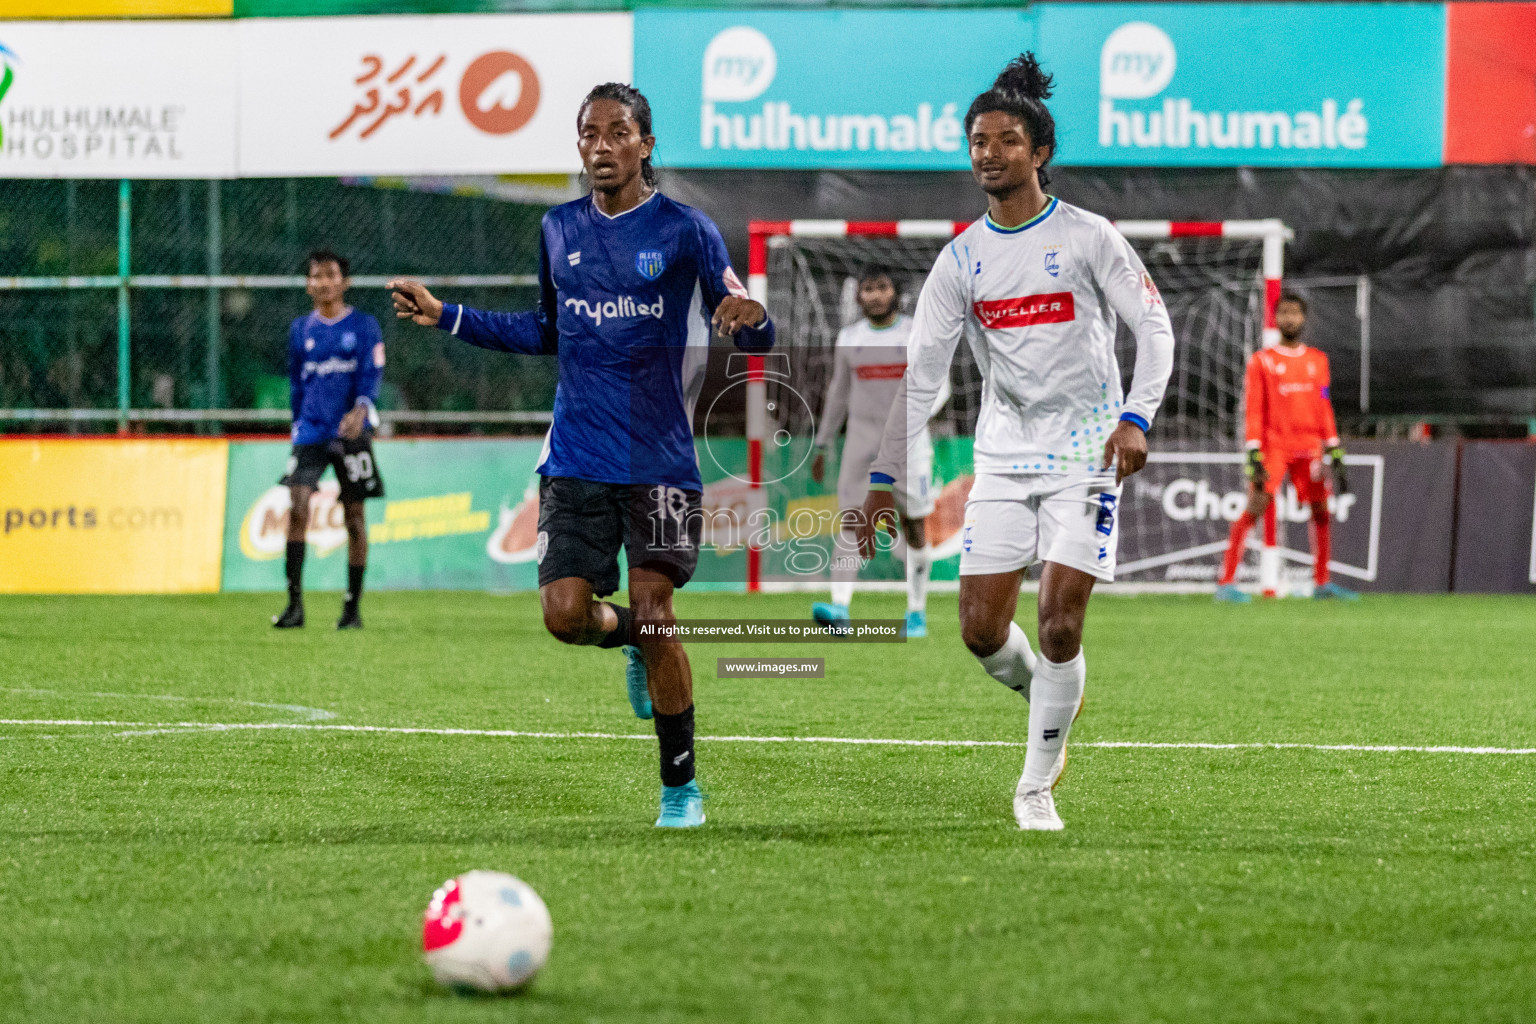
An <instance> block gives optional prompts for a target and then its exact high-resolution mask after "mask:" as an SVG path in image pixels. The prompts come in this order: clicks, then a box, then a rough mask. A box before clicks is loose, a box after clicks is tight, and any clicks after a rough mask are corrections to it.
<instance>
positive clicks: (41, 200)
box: [0, 178, 555, 430]
mask: <svg viewBox="0 0 1536 1024" xmlns="http://www.w3.org/2000/svg"><path fill="white" fill-rule="evenodd" d="M119 187H120V186H119V183H118V182H116V181H79V180H62V181H18V180H0V423H3V425H4V426H5V427H7V428H12V429H14V428H16V427H17V425H18V424H19V423H21V422H25V421H33V422H38V421H45V420H52V421H58V422H67V423H70V424H71V429H74V430H81V429H84V430H92V429H115V428H116V426H117V423H118V419H119V416H120V409H121V407H123V406H126V407H127V408H129V409H131V410H133V413H132V414H131V415H130V416H128V417H127V418H128V419H130V420H133V421H159V422H164V421H172V422H175V421H181V422H180V423H179V425H178V427H177V428H176V429H180V430H185V429H187V423H188V422H197V421H198V420H204V421H210V422H208V423H207V426H208V427H209V428H210V429H217V428H216V425H215V424H214V423H212V422H211V421H212V420H213V417H212V416H210V415H208V413H207V411H208V410H239V411H242V412H244V413H245V414H244V415H237V416H232V417H231V419H233V420H235V421H236V422H239V421H245V422H262V421H263V420H264V421H265V422H266V423H267V424H268V426H266V427H264V428H263V429H279V430H280V429H284V426H283V417H282V411H285V410H286V409H287V407H288V380H287V374H286V345H287V336H288V325H289V323H290V322H291V321H292V320H293V319H294V318H295V317H297V316H300V315H302V314H303V313H305V312H307V311H308V310H309V309H310V308H311V307H310V302H309V299H308V296H307V295H305V293H304V288H303V274H304V271H305V256H306V254H307V253H308V252H309V251H311V250H312V249H317V248H328V249H333V250H335V251H336V252H338V253H340V254H342V255H343V256H346V257H347V258H348V259H349V260H350V261H351V265H352V275H353V279H354V287H353V289H352V291H351V292H350V293H349V295H348V300H349V301H350V302H351V304H352V305H353V306H355V307H357V308H358V309H361V310H364V311H365V312H368V313H371V314H373V315H374V316H375V317H377V318H378V320H379V322H380V324H381V325H382V326H383V328H384V338H385V344H386V347H387V350H388V359H389V362H388V367H387V369H386V370H385V381H384V385H383V391H382V393H381V395H380V402H379V404H380V407H381V409H382V410H384V411H385V412H386V414H387V418H388V419H391V420H395V421H397V422H411V421H412V420H416V421H421V420H426V421H429V422H434V423H436V424H441V423H444V422H450V423H451V422H460V423H462V422H465V421H468V422H479V423H482V424H483V423H500V424H507V423H517V422H520V421H528V422H538V421H539V420H541V419H542V418H543V417H542V416H538V415H534V416H520V415H518V413H520V412H540V411H545V410H548V409H549V408H550V407H551V405H552V403H553V399H554V386H555V367H554V365H553V361H552V360H548V359H543V358H540V357H529V356H513V357H509V356H507V355H504V354H500V353H495V354H493V353H487V352H482V351H480V350H478V349H474V348H471V347H470V346H467V345H465V344H463V343H462V342H458V341H455V340H454V339H452V338H449V337H448V336H447V335H445V334H442V333H441V332H436V331H428V330H424V329H422V328H420V327H416V326H414V325H412V324H408V323H402V322H400V321H397V320H396V319H395V318H394V316H393V314H392V312H391V311H390V304H389V295H388V292H387V291H386V290H385V288H384V287H383V282H384V281H385V280H386V279H387V278H388V277H390V276H393V275H396V274H410V275H413V276H418V277H424V278H429V279H436V280H437V281H438V282H439V292H440V294H442V295H444V296H445V297H449V298H451V299H452V300H453V301H463V302H467V303H469V304H471V305H475V306H481V307H489V308H496V309H527V308H531V307H532V305H533V303H534V301H535V298H536V295H537V288H536V275H537V272H538V258H539V257H538V251H539V250H538V232H539V219H540V217H541V216H542V215H543V213H544V211H545V209H546V208H547V207H545V206H542V205H533V204H524V203H515V202H507V201H505V200H503V199H499V198H495V197H492V196H487V195H465V194H456V193H454V192H451V191H450V192H444V193H434V192H423V191H409V190H405V189H400V188H381V187H373V186H366V185H353V184H348V183H346V182H344V181H340V180H337V179H295V178H288V179H246V180H237V181H136V182H133V183H131V186H130V197H131V201H130V206H129V210H130V214H129V218H128V222H127V225H126V227H127V229H128V230H127V232H126V241H127V252H126V255H127V257H128V268H129V273H130V277H129V287H128V289H127V311H128V317H127V324H126V327H127V341H128V345H127V370H128V372H127V375H126V383H127V387H126V389H125V390H120V380H119V369H118V368H119V357H120V342H121V340H122V339H121V338H120V329H119V286H120V283H121V282H120V279H119V278H118V276H117V275H118V271H119V257H120V253H119V242H120V239H121V238H122V235H121V234H120V231H119V219H118V215H119V198H120V196H119ZM189 278H190V280H189ZM65 410H71V411H72V412H69V413H68V414H66V413H65V412H64V411H65ZM263 410H271V411H272V412H271V413H270V414H268V415H266V416H262V415H261V414H260V413H261V411H263ZM389 413H393V414H394V415H393V416H389V415H388V414H389ZM93 424H94V426H93Z"/></svg>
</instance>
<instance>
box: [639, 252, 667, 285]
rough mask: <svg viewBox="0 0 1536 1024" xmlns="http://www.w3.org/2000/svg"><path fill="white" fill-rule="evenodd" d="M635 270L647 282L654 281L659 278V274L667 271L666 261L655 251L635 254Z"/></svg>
mask: <svg viewBox="0 0 1536 1024" xmlns="http://www.w3.org/2000/svg"><path fill="white" fill-rule="evenodd" d="M635 269H636V270H638V271H640V274H641V276H643V277H644V278H645V279H646V280H647V281H654V280H656V279H657V278H658V277H660V276H661V272H662V271H663V270H665V269H667V263H666V259H665V258H664V257H663V256H662V254H661V253H660V252H658V251H657V250H655V249H647V250H645V251H644V252H637V253H635Z"/></svg>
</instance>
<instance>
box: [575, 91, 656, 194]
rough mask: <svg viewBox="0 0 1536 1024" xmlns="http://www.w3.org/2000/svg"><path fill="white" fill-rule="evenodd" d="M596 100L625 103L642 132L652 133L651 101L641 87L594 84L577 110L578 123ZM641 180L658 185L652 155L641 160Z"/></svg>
mask: <svg viewBox="0 0 1536 1024" xmlns="http://www.w3.org/2000/svg"><path fill="white" fill-rule="evenodd" d="M596 100H615V101H617V102H619V103H622V104H624V105H625V106H626V107H628V108H629V113H630V116H631V117H633V118H634V119H635V124H637V125H639V126H640V134H641V135H650V134H651V102H650V100H647V99H646V98H645V94H644V93H642V92H641V91H640V90H639V89H636V88H635V87H634V86H632V85H625V84H624V83H623V82H604V83H603V84H602V85H595V86H593V87H592V91H591V92H589V93H587V98H586V99H584V100H582V101H581V107H580V109H578V110H577V111H576V123H577V125H580V124H581V118H582V116H583V115H584V114H586V112H587V108H588V107H589V106H591V105H592V103H593V102H594V101H596ZM640 180H641V181H643V182H645V183H646V184H647V185H649V186H651V188H655V187H656V168H654V167H652V166H651V158H650V157H646V158H645V159H644V160H642V161H640Z"/></svg>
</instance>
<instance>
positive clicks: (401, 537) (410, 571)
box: [223, 438, 750, 591]
mask: <svg viewBox="0 0 1536 1024" xmlns="http://www.w3.org/2000/svg"><path fill="white" fill-rule="evenodd" d="M712 445H713V449H712V452H711V454H710V457H709V458H705V459H701V466H700V468H701V470H702V472H703V479H704V522H705V524H706V527H707V526H708V524H711V523H716V524H718V523H721V522H723V521H738V520H744V519H745V513H746V510H747V508H748V504H749V498H750V488H749V486H748V485H747V484H746V483H745V482H744V481H743V480H742V479H741V475H742V474H743V473H744V472H745V467H746V465H747V448H746V442H745V441H743V440H741V439H739V438H727V439H724V440H722V439H718V438H717V439H715V440H714V441H713V442H712ZM542 448H543V441H542V439H486V440H480V439H474V440H468V439H466V440H458V439H434V440H399V441H376V442H375V443H374V456H375V459H376V460H377V463H378V467H379V473H380V475H381V476H382V477H383V478H384V486H385V494H386V496H385V497H384V498H382V499H378V500H372V501H369V502H367V504H366V506H365V507H366V510H367V511H366V514H367V521H368V587H369V589H371V590H417V589H421V590H433V589H436V590H491V591H516V590H534V589H536V588H537V587H538V585H539V583H538V576H539V574H538V555H539V529H538V522H539V477H538V474H537V473H536V472H535V468H536V467H537V466H538V462H539V454H540V452H541V450H542ZM289 452H290V448H289V445H288V443H287V442H286V441H256V442H234V443H231V444H230V446H229V484H228V487H229V490H228V501H227V503H226V506H225V509H226V512H225V522H224V564H223V589H224V590H246V591H251V590H256V591H280V590H282V589H283V588H284V587H285V586H286V583H285V581H284V577H283V553H284V549H285V546H286V544H287V538H288V513H289V504H290V499H289V493H288V488H286V487H283V486H280V485H279V484H278V483H277V481H278V480H279V479H280V478H281V477H282V476H283V473H284V472H285V469H286V466H287V461H288V456H289ZM339 493H340V487H339V485H338V483H337V482H336V479H335V477H334V476H333V475H332V474H330V473H329V472H328V473H326V475H325V476H324V477H323V478H322V479H321V482H320V486H319V487H318V488H317V489H316V491H315V495H314V498H313V500H312V501H311V503H310V516H309V530H308V533H307V534H306V538H307V540H308V542H309V555H308V558H307V559H306V561H305V565H304V583H305V587H306V588H307V589H312V590H328V589H329V590H342V589H344V588H345V586H346V578H347V569H346V566H347V553H346V551H347V531H346V526H345V524H344V522H343V519H342V508H341V503H340V501H339V500H338V497H339ZM746 564H747V559H746V550H745V547H744V545H743V543H742V538H741V537H739V536H738V535H737V531H730V530H722V529H717V530H714V531H711V530H709V529H706V530H705V536H704V538H703V547H702V550H701V552H700V558H699V565H698V570H697V572H696V573H695V575H694V578H693V581H692V582H691V583H690V584H689V587H690V589H695V590H698V589H730V590H742V589H744V587H745V580H746ZM620 565H621V566H622V565H623V560H622V556H621V559H620Z"/></svg>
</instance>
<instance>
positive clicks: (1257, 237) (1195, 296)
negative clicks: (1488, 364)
mask: <svg viewBox="0 0 1536 1024" xmlns="http://www.w3.org/2000/svg"><path fill="white" fill-rule="evenodd" d="M971 223H973V222H971V221H954V220H926V219H925V220H888V221H857V220H754V221H751V222H750V224H749V235H748V238H749V250H748V267H747V270H748V276H747V288H748V292H749V293H750V295H751V297H752V298H754V299H756V300H757V301H759V302H762V303H763V304H764V305H765V306H766V307H767V308H768V310H769V312H770V314H772V315H773V316H774V318H775V320H776V322H777V324H778V331H779V338H780V344H781V345H783V346H786V347H788V348H789V349H790V350H791V351H792V352H794V351H795V350H799V349H809V350H811V352H812V353H813V354H812V355H810V356H809V357H807V358H802V359H801V362H803V363H804V364H805V365H804V367H803V368H804V369H805V371H806V373H807V374H808V376H807V377H804V378H803V379H801V380H800V381H799V382H797V386H800V387H809V389H810V390H811V391H813V392H815V391H816V390H817V388H818V387H821V388H824V386H825V384H826V381H827V378H828V376H829V375H830V363H831V359H830V354H831V349H832V346H833V344H834V343H835V340H836V337H837V333H838V331H839V330H840V329H841V328H842V326H843V325H844V324H846V323H849V322H852V321H853V320H854V319H855V318H856V317H857V316H858V315H859V314H858V310H857V307H856V305H855V304H854V292H855V288H854V281H855V280H856V278H857V275H858V273H859V271H860V269H861V268H862V267H864V266H867V265H870V264H879V265H881V266H884V267H887V268H889V269H890V270H891V272H892V273H893V275H898V276H900V277H901V278H902V280H901V281H900V282H898V283H899V285H901V286H902V290H903V292H904V293H905V300H906V305H905V308H906V309H907V310H908V311H910V307H911V303H912V301H913V300H914V299H915V298H916V295H917V292H918V291H919V290H920V288H921V285H922V282H923V280H925V279H926V277H927V274H928V271H929V269H930V268H931V266H932V264H933V261H934V259H935V258H936V257H937V255H938V253H939V252H940V251H941V250H942V248H943V247H944V245H946V244H947V243H948V242H949V241H950V240H951V239H953V238H954V237H955V236H956V235H958V234H960V233H961V232H962V231H964V230H965V229H966V228H967V227H969V226H970V224H971ZM1113 223H1114V226H1115V227H1116V229H1118V230H1119V231H1120V232H1121V234H1122V235H1124V236H1125V237H1126V238H1127V239H1128V240H1130V241H1131V243H1132V244H1133V246H1135V247H1136V249H1137V251H1138V253H1139V254H1140V255H1141V257H1142V260H1143V262H1144V263H1145V264H1146V265H1147V267H1148V270H1149V272H1150V273H1151V274H1152V276H1153V279H1154V280H1155V281H1156V282H1157V284H1158V287H1159V290H1160V291H1161V292H1162V293H1163V297H1164V302H1165V304H1166V305H1167V307H1168V310H1169V313H1170V316H1171V318H1172V319H1173V321H1174V330H1175V335H1176V337H1177V338H1178V341H1179V349H1178V350H1177V352H1176V357H1175V368H1174V375H1173V378H1172V379H1170V382H1169V390H1168V394H1167V396H1166V398H1165V400H1164V404H1163V408H1162V410H1161V412H1160V413H1159V416H1158V421H1157V423H1156V424H1155V425H1154V428H1153V429H1154V435H1155V438H1154V439H1155V441H1156V442H1158V443H1162V444H1171V445H1174V446H1177V447H1182V448H1183V449H1185V450H1189V449H1190V448H1191V447H1192V446H1196V447H1198V446H1203V447H1211V446H1215V445H1219V446H1221V447H1222V448H1223V449H1224V450H1230V449H1231V447H1232V446H1233V445H1240V444H1241V442H1242V432H1243V428H1242V408H1241V404H1242V385H1243V376H1244V369H1245V365H1246V361H1247V357H1248V356H1249V355H1251V354H1252V353H1253V352H1254V351H1255V350H1256V349H1257V348H1258V347H1260V346H1263V345H1272V344H1275V343H1277V342H1278V341H1279V331H1278V329H1277V327H1276V325H1275V307H1276V306H1277V305H1278V302H1279V298H1280V292H1281V281H1282V279H1283V272H1284V261H1285V244H1286V242H1287V241H1288V240H1290V238H1291V237H1292V232H1291V231H1290V229H1289V228H1287V227H1286V225H1285V224H1284V223H1283V222H1281V221H1280V220H1278V219H1264V220H1229V221H1173V220H1126V221H1115V222H1113ZM1116 347H1117V349H1118V350H1119V351H1120V353H1121V356H1122V358H1121V366H1122V371H1124V370H1126V369H1128V368H1129V367H1130V366H1132V365H1133V364H1134V355H1133V352H1134V339H1132V338H1131V337H1130V335H1129V331H1127V330H1126V329H1125V327H1124V326H1123V325H1122V326H1121V329H1120V337H1119V338H1118V339H1117V345H1116ZM815 353H820V354H819V355H817V354H815ZM748 363H749V365H748V382H749V383H748V386H747V403H748V408H747V415H746V423H747V447H748V458H749V466H750V472H751V491H752V508H753V511H754V512H756V511H759V510H762V509H765V508H766V506H767V503H768V495H767V493H766V491H765V489H764V484H763V477H762V465H763V452H764V444H765V442H766V441H767V439H768V438H769V437H770V436H771V435H773V434H774V433H775V432H776V431H780V432H782V431H784V430H786V429H789V430H791V431H793V429H794V427H795V426H796V424H792V423H789V422H787V421H786V420H785V417H787V416H791V415H793V414H794V412H793V410H795V409H796V408H800V407H801V406H799V405H798V404H797V403H793V402H778V401H775V391H776V389H777V388H779V387H781V386H782V385H780V384H779V383H778V382H777V381H776V379H775V377H774V375H773V374H770V373H765V372H764V360H763V358H762V357H761V356H753V357H751V358H750V359H749V361H748ZM951 384H952V388H953V391H954V395H955V398H954V399H953V400H952V402H951V406H950V408H949V409H948V410H947V411H946V413H945V414H944V422H942V423H940V422H939V421H935V423H936V427H937V432H938V433H946V432H947V433H949V434H951V435H952V436H954V437H969V436H971V435H973V433H974V429H975V417H976V414H977V413H978V411H979V407H980V388H981V386H980V374H979V371H978V370H977V369H976V366H975V361H974V358H973V356H972V355H971V353H970V351H969V347H968V346H966V345H961V346H960V347H959V349H958V350H957V353H956V359H955V365H954V366H953V367H952V370H951ZM1273 515H1274V503H1271V508H1270V512H1269V513H1268V517H1273ZM1264 540H1265V551H1264V552H1263V553H1262V554H1261V559H1260V571H1261V580H1260V582H1261V586H1262V587H1263V589H1264V590H1265V591H1266V592H1274V591H1275V590H1276V589H1277V588H1278V581H1279V575H1280V560H1279V553H1278V549H1277V548H1276V547H1275V543H1276V541H1275V527H1274V525H1273V523H1271V522H1267V523H1266V529H1265V531H1264ZM1209 546H1210V545H1209V544H1208V543H1207V544H1206V545H1205V547H1207V548H1208V547H1209ZM747 559H748V579H747V586H748V589H749V590H752V591H756V590H759V589H761V585H762V579H763V577H762V572H763V562H762V553H761V551H759V550H758V549H757V548H756V547H755V546H749V548H748V553H747Z"/></svg>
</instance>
